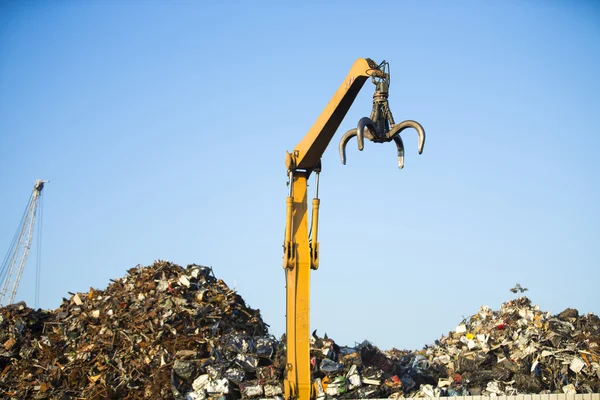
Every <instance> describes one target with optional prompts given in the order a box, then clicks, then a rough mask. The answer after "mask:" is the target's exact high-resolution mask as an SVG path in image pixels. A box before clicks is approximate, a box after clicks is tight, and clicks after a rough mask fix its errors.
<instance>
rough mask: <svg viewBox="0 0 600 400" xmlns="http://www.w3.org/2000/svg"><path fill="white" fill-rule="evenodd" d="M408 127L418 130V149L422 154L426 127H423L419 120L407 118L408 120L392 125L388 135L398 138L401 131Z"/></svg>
mask: <svg viewBox="0 0 600 400" xmlns="http://www.w3.org/2000/svg"><path fill="white" fill-rule="evenodd" d="M406 128H413V129H414V130H416V131H417V134H418V135H419V144H418V150H419V154H422V153H423V146H425V129H423V127H422V126H421V124H419V123H418V122H417V121H413V120H410V119H407V120H406V121H402V122H400V123H399V124H396V125H394V126H392V129H390V132H389V133H388V137H393V138H396V137H397V135H400V132H402V131H403V130H405V129H406Z"/></svg>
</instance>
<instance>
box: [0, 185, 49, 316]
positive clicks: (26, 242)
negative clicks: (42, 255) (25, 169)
mask: <svg viewBox="0 0 600 400" xmlns="http://www.w3.org/2000/svg"><path fill="white" fill-rule="evenodd" d="M47 182H48V181H43V180H39V179H38V180H37V181H36V182H35V185H34V187H33V192H32V193H31V198H30V199H29V203H28V204H27V209H26V210H25V214H24V215H23V219H22V220H21V224H20V225H19V228H18V229H17V234H16V235H15V238H14V239H13V243H12V244H11V247H10V249H9V251H8V253H7V255H6V257H5V259H4V262H3V263H2V269H1V270H0V282H1V284H2V289H1V290H0V305H8V304H12V303H13V301H14V299H15V295H16V294H17V289H18V288H19V281H20V280H21V275H23V268H24V267H25V262H26V261H27V255H28V254H29V249H30V248H31V240H32V237H33V228H34V225H35V216H36V213H37V208H38V202H39V199H40V195H41V193H42V189H43V188H44V184H45V183H47ZM5 299H6V302H5Z"/></svg>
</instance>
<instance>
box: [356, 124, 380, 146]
mask: <svg viewBox="0 0 600 400" xmlns="http://www.w3.org/2000/svg"><path fill="white" fill-rule="evenodd" d="M365 128H367V130H366V131H365ZM356 131H357V135H356V139H357V140H358V150H360V151H362V150H363V149H364V147H365V136H366V137H367V139H369V140H373V137H374V136H373V132H376V130H375V123H373V121H371V118H369V117H362V118H361V119H359V120H358V127H357V128H356Z"/></svg>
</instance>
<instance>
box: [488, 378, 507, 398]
mask: <svg viewBox="0 0 600 400" xmlns="http://www.w3.org/2000/svg"><path fill="white" fill-rule="evenodd" d="M485 390H486V391H487V392H489V393H490V394H494V395H503V394H504V393H503V392H502V390H501V389H500V385H499V384H498V382H495V381H492V382H488V384H487V386H486V388H485Z"/></svg>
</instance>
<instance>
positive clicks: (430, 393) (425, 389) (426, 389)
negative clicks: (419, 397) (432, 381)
mask: <svg viewBox="0 0 600 400" xmlns="http://www.w3.org/2000/svg"><path fill="white" fill-rule="evenodd" d="M436 389H437V388H436ZM421 392H422V393H423V394H424V395H425V396H427V397H440V390H439V389H437V390H434V389H433V386H432V385H429V384H427V385H421Z"/></svg>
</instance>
